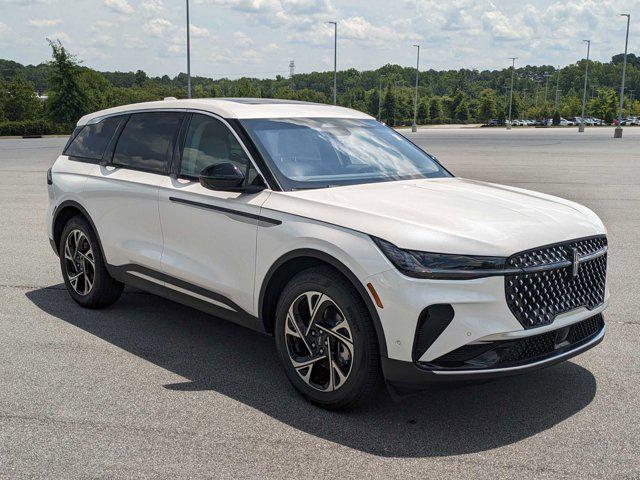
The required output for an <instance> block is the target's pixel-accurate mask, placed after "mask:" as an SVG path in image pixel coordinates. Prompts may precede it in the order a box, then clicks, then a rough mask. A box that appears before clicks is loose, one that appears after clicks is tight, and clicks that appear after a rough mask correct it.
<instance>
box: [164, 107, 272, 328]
mask: <svg viewBox="0 0 640 480" xmlns="http://www.w3.org/2000/svg"><path fill="white" fill-rule="evenodd" d="M190 115H191V118H190V119H189V120H188V122H189V123H188V126H186V129H185V132H184V140H183V141H184V148H183V151H182V154H181V156H179V161H178V162H177V166H176V171H175V175H174V176H173V177H163V178H162V179H161V180H160V184H159V186H160V191H159V198H160V218H161V221H162V230H163V235H164V253H163V255H162V270H163V272H164V273H165V274H167V275H168V276H170V277H171V278H173V279H177V280H178V282H175V281H174V282H173V283H174V286H175V285H179V288H180V292H181V293H185V294H188V295H192V296H197V298H199V299H200V300H202V299H203V298H202V297H205V301H207V302H209V303H212V304H214V305H215V306H216V307H220V308H223V309H226V310H228V311H230V312H231V314H230V315H226V317H227V318H229V316H231V317H234V315H235V316H236V317H240V320H238V319H237V318H232V319H234V320H236V321H239V322H240V323H244V322H242V320H241V319H242V318H243V317H246V315H244V314H246V313H250V314H251V315H255V312H253V310H254V308H253V291H254V288H253V287H254V285H253V282H254V276H255V258H256V237H257V230H258V224H259V221H258V219H259V215H260V207H261V205H262V204H263V203H264V201H265V200H266V199H267V197H268V196H269V190H263V191H261V192H259V193H252V194H249V193H240V192H225V191H215V190H210V189H207V188H205V187H203V186H202V185H200V183H199V180H198V176H199V174H200V172H201V171H202V170H203V169H204V168H205V167H209V166H211V165H214V164H219V163H226V162H229V163H233V164H235V165H236V166H237V167H238V168H240V170H241V171H242V172H244V173H245V177H246V183H247V184H252V183H253V182H256V181H260V177H259V173H258V171H257V170H256V168H255V166H254V164H253V162H252V160H251V159H250V156H249V154H248V152H247V150H246V149H245V148H244V147H243V145H242V144H241V142H240V141H239V139H238V137H237V136H236V135H235V133H234V132H233V131H232V130H231V128H230V127H229V125H228V124H227V123H226V122H225V121H224V120H222V119H219V118H217V117H214V116H211V115H205V114H200V113H193V114H190ZM254 184H255V183H254ZM170 282H171V281H170V280H169V279H168V278H167V284H168V283H170ZM167 286H169V285H167ZM175 288H178V287H177V286H176V287H175ZM201 289H204V290H201ZM222 313H224V312H222ZM236 314H237V315H236Z"/></svg>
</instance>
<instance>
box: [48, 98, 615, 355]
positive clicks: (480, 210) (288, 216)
mask: <svg viewBox="0 0 640 480" xmlns="http://www.w3.org/2000/svg"><path fill="white" fill-rule="evenodd" d="M157 109H162V110H167V109H170V110H179V111H188V110H189V111H196V110H197V111H203V112H208V113H209V114H213V115H217V116H219V117H222V118H229V119H236V118H238V119H242V118H283V117H327V118H329V117H332V118H367V119H370V118H371V117H369V116H368V115H365V114H362V113H360V112H356V111H353V110H349V109H345V108H341V107H333V106H325V105H300V104H275V105H273V104H271V105H263V104H261V105H250V104H240V103H234V102H229V101H224V100H216V99H213V100H212V99H202V100H176V101H174V100H171V101H162V102H151V103H146V104H139V105H129V106H124V107H117V108H113V109H109V110H105V111H101V112H96V113H94V114H91V115H87V116H85V117H83V118H82V119H81V120H80V122H78V125H85V124H88V123H92V122H95V121H97V120H99V119H101V118H104V117H105V116H109V115H113V114H117V113H126V112H138V111H148V110H151V111H153V110H157ZM52 173H53V178H54V184H53V185H51V186H50V187H49V198H50V207H49V210H48V222H47V223H48V228H49V237H50V238H52V239H53V226H52V221H51V218H52V215H53V214H54V212H55V210H56V207H57V206H59V205H60V204H62V203H63V202H66V201H74V202H77V203H79V204H81V205H82V206H83V207H84V208H85V210H86V212H87V214H88V215H89V216H90V217H91V220H92V222H93V224H94V225H95V227H96V230H97V234H98V236H99V238H100V240H101V243H102V247H103V250H104V254H105V257H106V261H107V263H108V264H109V265H111V266H115V267H117V266H124V265H128V264H138V265H141V266H143V267H146V268H149V269H152V270H156V271H159V272H162V273H164V274H167V275H170V276H171V277H175V278H177V279H180V280H184V281H186V282H189V283H191V284H193V285H197V286H199V287H202V288H205V289H207V290H210V291H212V292H216V293H217V294H220V295H222V296H224V297H226V298H228V299H229V300H230V301H232V302H233V303H234V304H236V305H237V306H239V307H241V308H242V309H243V310H245V311H246V312H247V313H249V314H250V315H253V316H256V317H257V316H258V315H259V312H260V305H259V300H260V292H261V289H262V287H263V283H264V281H265V278H266V276H267V273H268V272H269V270H270V268H271V267H272V266H273V265H274V263H275V262H277V261H278V259H280V258H281V257H283V256H285V255H287V254H288V253H289V252H292V251H296V250H302V249H307V250H308V249H311V250H317V251H319V252H323V253H324V254H326V255H329V256H331V257H333V258H334V259H336V260H337V261H338V262H340V263H341V264H343V265H344V266H345V267H346V268H348V269H349V270H350V271H351V272H352V273H353V275H354V276H355V277H356V278H357V279H358V280H359V281H360V282H361V284H362V286H365V287H366V285H367V284H368V283H371V284H372V285H373V286H374V287H375V289H376V291H377V292H378V294H379V296H380V298H381V300H382V303H383V305H384V308H377V313H378V315H379V317H380V322H381V325H382V327H383V330H384V334H385V338H386V348H387V352H388V357H389V358H391V359H395V360H401V361H405V362H411V361H412V347H413V341H414V335H415V331H416V323H417V319H418V316H419V315H420V312H421V311H422V310H423V309H424V308H425V307H427V306H429V305H433V304H451V305H452V306H453V309H454V311H455V317H454V320H453V321H452V323H451V325H450V326H449V327H448V328H447V329H446V330H445V331H444V333H443V334H442V335H440V336H439V337H438V338H437V340H436V341H435V342H434V343H433V344H432V345H431V346H430V347H429V349H428V350H427V351H426V352H425V353H424V354H423V355H422V356H421V358H420V360H421V361H430V360H433V359H435V358H438V357H439V356H441V355H443V354H445V353H448V352H450V351H452V350H454V349H456V348H458V347H460V346H463V345H465V344H468V343H471V342H477V341H487V340H494V339H504V338H514V337H522V336H528V335H534V334H538V333H541V332H542V331H544V329H541V330H540V329H531V330H525V329H524V328H523V327H522V325H521V324H520V323H519V322H518V320H517V319H516V318H515V317H514V315H513V314H512V313H511V312H510V310H509V308H508V305H507V303H506V300H505V287H504V277H488V278H480V279H474V280H429V279H418V278H410V277H408V276H406V275H404V274H402V273H400V272H399V271H398V270H397V269H396V268H395V267H394V266H393V265H392V263H391V262H390V261H389V260H388V259H387V257H386V256H385V255H384V254H383V253H382V252H381V251H380V249H379V248H378V247H377V246H376V244H375V243H374V242H373V241H372V240H371V238H370V236H375V237H379V238H382V239H384V240H387V241H389V242H392V243H394V244H395V245H397V246H398V247H400V248H404V249H411V250H421V251H428V252H437V253H453V254H466V255H488V256H503V257H507V256H510V255H512V254H514V253H517V252H520V251H523V250H527V249H530V248H534V247H539V246H543V245H548V244H552V243H557V242H562V241H566V240H571V239H577V238H583V237H589V236H594V235H602V234H605V233H606V230H605V228H604V225H603V224H602V222H601V221H600V219H599V218H598V217H597V216H596V215H595V214H594V213H593V212H591V211H590V210H589V209H587V208H586V207H583V206H581V205H578V204H576V203H574V202H571V201H568V200H564V199H560V198H557V197H553V196H550V195H545V194H542V193H536V192H531V191H527V190H523V189H519V188H514V187H507V186H500V185H493V184H489V183H483V182H477V181H473V180H466V179H461V178H439V179H425V180H408V181H395V182H382V183H371V184H363V185H354V186H342V187H333V188H325V189H315V190H306V191H293V192H282V191H272V190H270V189H266V190H264V191H262V192H260V193H257V194H239V193H230V192H220V191H212V190H209V189H206V188H204V187H202V186H201V185H200V184H199V183H197V182H193V181H188V180H183V179H178V178H174V177H171V176H169V175H160V174H153V173H145V172H140V171H135V170H130V169H127V168H114V167H110V166H104V165H100V164H95V163H83V162H78V161H73V160H70V159H69V158H67V157H66V156H64V155H61V156H60V157H59V158H58V160H57V161H56V162H55V164H54V166H53V168H52ZM172 197H179V198H181V199H183V200H187V201H191V202H199V203H204V204H209V205H213V206H217V207H221V208H223V209H231V210H236V211H239V212H243V213H246V214H249V215H253V216H265V217H269V218H271V219H274V220H277V221H280V222H282V223H281V224H277V225H276V224H265V223H262V222H260V221H258V220H255V219H252V218H250V217H238V216H237V215H233V214H229V213H224V212H223V211H212V210H210V209H206V208H200V207H197V206H193V205H186V204H183V203H176V202H175V201H172V200H171V198H172ZM160 283H162V282H160ZM176 288H182V287H176ZM195 295H196V294H194V296H195ZM608 296H609V294H608V291H607V294H606V299H607V301H608ZM605 306H606V302H605V303H604V304H603V305H602V306H601V307H598V309H596V310H591V311H589V310H586V309H585V308H581V309H576V310H573V311H571V312H567V313H565V314H563V315H560V316H558V318H557V319H556V320H555V322H554V323H553V324H552V325H551V326H549V327H548V328H557V327H558V326H563V325H568V324H571V323H575V322H578V321H580V320H583V319H585V318H587V317H589V316H593V315H594V314H595V313H598V312H599V311H601V310H603V309H604V308H605ZM548 328H547V329H548Z"/></svg>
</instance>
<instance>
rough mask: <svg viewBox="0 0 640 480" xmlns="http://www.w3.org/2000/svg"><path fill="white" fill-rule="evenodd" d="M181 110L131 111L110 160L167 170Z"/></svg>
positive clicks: (127, 165)
mask: <svg viewBox="0 0 640 480" xmlns="http://www.w3.org/2000/svg"><path fill="white" fill-rule="evenodd" d="M183 116H184V114H183V113H177V112H150V113H134V114H133V115H131V117H130V118H129V121H128V122H127V124H126V125H125V127H124V130H123V131H122V134H121V135H120V139H119V140H118V145H116V149H115V152H114V155H113V163H114V164H116V165H122V166H125V167H132V168H136V169H140V170H147V171H151V172H160V173H163V172H166V171H168V165H169V162H170V160H171V155H172V152H173V145H174V142H175V139H176V136H177V134H178V129H179V128H180V122H181V121H182V118H183Z"/></svg>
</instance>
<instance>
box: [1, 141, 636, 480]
mask: <svg viewBox="0 0 640 480" xmlns="http://www.w3.org/2000/svg"><path fill="white" fill-rule="evenodd" d="M624 134H625V136H624V138H623V139H622V140H614V139H613V138H612V136H613V130H612V128H588V129H587V131H586V133H584V134H578V133H577V131H576V129H554V130H544V129H514V130H511V131H505V130H504V129H451V130H449V129H425V130H421V131H419V132H418V133H417V134H410V133H407V135H408V136H409V137H410V138H411V139H412V140H414V141H416V142H417V143H419V144H420V145H423V146H424V147H426V149H427V150H428V151H430V152H432V153H434V154H435V155H437V157H438V158H439V159H440V160H441V161H442V162H443V163H444V164H445V165H446V166H447V167H449V168H450V169H451V170H452V171H453V172H454V173H455V174H457V175H460V176H463V177H469V178H476V179H481V180H487V181H493V182H498V183H505V184H509V185H516V186H519V187H523V188H529V189H533V190H539V191H543V192H546V193H551V194H555V195H561V196H563V197H567V198H570V199H572V200H575V201H578V202H580V203H583V204H585V205H587V206H588V207H590V208H592V209H593V210H594V211H595V212H596V213H598V214H599V215H600V216H601V217H602V219H603V220H604V222H605V224H606V225H607V227H608V229H609V245H610V256H609V276H608V281H609V285H610V289H611V292H612V298H611V306H610V308H609V309H608V311H607V314H606V320H607V329H608V331H607V336H606V338H605V340H604V342H603V343H602V344H601V345H600V346H598V347H596V348H595V349H593V350H591V351H589V352H587V353H586V354H584V355H582V356H579V357H577V358H575V359H573V360H571V361H569V362H565V363H564V364H561V365H558V366H555V367H552V368H549V369H546V370H543V371H539V372H536V373H533V374H530V375H526V376H521V377H512V378H507V379H503V380H499V381H495V382H492V383H487V384H482V385H470V386H459V387H455V388H447V389H439V390H433V391H429V392H425V393H421V394H419V395H416V396H413V397H410V398H408V399H405V400H404V401H403V402H401V403H394V402H393V401H392V400H391V399H390V398H388V397H387V396H386V395H381V396H380V398H379V399H377V401H375V402H373V403H371V404H370V405H368V406H367V407H366V408H363V409H361V410H358V411H356V412H351V413H346V414H345V413H341V414H337V413H330V412H326V411H323V410H320V409H317V408H314V407H312V406H310V405H309V404H307V403H306V402H305V401H304V400H302V399H301V398H300V397H299V396H298V395H297V394H296V393H295V392H294V390H293V388H292V387H290V386H289V384H288V382H287V380H286V378H285V376H284V373H283V372H282V371H281V369H280V367H279V365H278V363H277V359H276V355H275V350H274V348H273V345H272V340H271V339H270V338H268V337H264V336H261V335H260V334H257V333H254V332H251V331H249V330H245V329H243V328H241V327H239V326H236V325H233V324H230V323H226V322H224V321H222V320H217V319H215V318H211V317H208V316H206V315H204V314H201V313H199V312H196V311H194V310H191V309H189V308H187V307H183V306H180V305H177V304H173V303H171V302H169V301H166V300H163V299H160V298H158V297H154V296H152V295H148V294H145V293H141V292H136V291H128V292H127V293H125V295H123V297H122V299H121V300H120V301H119V302H118V303H116V304H115V305H114V306H113V307H111V308H109V309H106V310H102V311H89V310H83V309H81V308H79V307H78V306H76V305H75V304H74V303H73V302H72V301H71V299H70V298H69V297H68V295H67V293H66V291H65V290H64V289H63V285H62V284H61V282H62V280H61V276H60V273H59V267H58V260H57V257H56V256H55V255H54V254H53V252H52V251H51V249H50V247H49V244H48V241H47V236H46V230H45V226H44V216H45V208H46V201H47V197H46V184H45V171H46V169H47V168H48V167H49V166H50V165H51V163H52V162H53V161H54V160H55V158H56V156H57V155H58V153H59V152H60V150H61V149H62V146H63V145H64V143H65V139H59V138H58V139H33V140H8V139H0V203H1V205H2V208H0V245H2V248H0V477H1V478H28V477H35V478H45V477H46V478H187V477H190V478H202V477H210V478H272V477H278V478H340V479H346V478H363V477H369V478H421V479H425V478H444V477H447V476H450V477H451V478H456V479H464V478H470V479H471V478H473V479H479V478H487V479H492V480H495V479H497V478H514V477H519V478H554V479H558V478H571V479H575V478H616V479H618V478H623V479H636V478H640V402H639V400H640V358H639V357H640V343H639V338H640V320H639V319H638V314H637V312H638V310H639V307H640V300H639V298H638V287H639V286H640V281H639V275H638V271H640V248H639V245H640V128H626V129H625V132H624Z"/></svg>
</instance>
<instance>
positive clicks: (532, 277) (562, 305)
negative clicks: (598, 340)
mask: <svg viewBox="0 0 640 480" xmlns="http://www.w3.org/2000/svg"><path fill="white" fill-rule="evenodd" d="M606 248H607V239H606V237H604V236H599V237H591V238H586V239H581V240H572V241H569V242H563V243H559V244H555V245H549V246H546V247H541V248H537V249H533V250H528V251H526V252H521V253H517V254H515V255H513V256H511V257H509V259H508V260H507V268H516V269H520V270H521V271H522V273H517V274H513V275H508V276H506V277H505V293H506V299H507V304H508V305H509V309H510V310H511V312H512V313H513V315H514V316H515V317H516V318H517V319H518V321H519V322H520V323H521V324H522V326H523V327H524V328H535V327H539V326H542V325H548V324H550V323H552V322H553V320H554V319H555V318H556V316H557V315H559V314H561V313H564V312H568V311H570V310H573V309H575V308H578V307H586V308H587V309H589V310H592V309H594V308H595V307H597V306H599V305H601V304H602V303H603V302H604V295H605V281H606V271H607V255H606Z"/></svg>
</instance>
